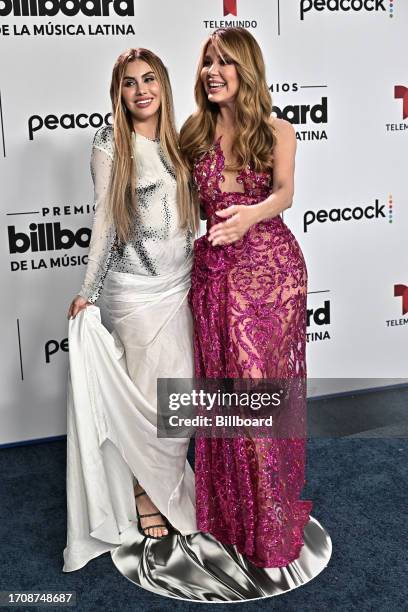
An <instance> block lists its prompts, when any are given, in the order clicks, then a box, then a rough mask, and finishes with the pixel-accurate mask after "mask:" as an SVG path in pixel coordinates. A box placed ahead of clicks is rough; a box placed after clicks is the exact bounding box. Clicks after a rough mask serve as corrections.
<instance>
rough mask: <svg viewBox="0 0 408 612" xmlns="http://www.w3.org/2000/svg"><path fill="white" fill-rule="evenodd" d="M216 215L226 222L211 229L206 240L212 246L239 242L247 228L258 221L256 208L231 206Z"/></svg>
mask: <svg viewBox="0 0 408 612" xmlns="http://www.w3.org/2000/svg"><path fill="white" fill-rule="evenodd" d="M216 214H217V215H218V216H219V217H223V218H226V219H227V220H226V221H224V222H223V223H217V224H216V225H213V226H212V227H211V229H210V231H209V234H208V240H209V241H210V242H211V244H212V245H213V246H216V245H217V244H232V243H233V242H236V241H237V240H240V239H241V238H242V236H244V235H245V234H246V233H247V231H248V230H249V228H250V227H251V226H252V225H254V224H255V223H257V222H258V221H259V218H258V216H259V215H258V210H257V209H256V206H243V205H241V204H233V205H232V206H229V207H228V208H225V209H224V210H219V211H217V212H216Z"/></svg>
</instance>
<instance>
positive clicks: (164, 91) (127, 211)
mask: <svg viewBox="0 0 408 612" xmlns="http://www.w3.org/2000/svg"><path fill="white" fill-rule="evenodd" d="M137 59H140V60H143V61H144V62H146V63H147V64H149V66H150V68H151V69H152V70H153V72H154V74H155V75H156V78H157V80H158V83H159V85H160V91H161V103H160V108H159V116H158V137H159V138H160V147H161V149H162V151H163V154H164V155H165V157H166V158H167V159H168V160H169V161H170V163H171V164H172V165H173V168H174V170H175V173H176V178H177V206H178V213H179V222H180V226H181V227H182V228H190V229H191V230H193V231H194V230H195V229H196V227H197V224H198V220H197V213H196V211H195V210H194V208H193V205H192V203H191V197H190V188H189V183H190V174H189V171H188V169H187V168H186V165H185V163H184V161H183V159H182V156H181V154H180V150H179V147H178V134H177V131H176V128H175V119H174V108H173V94H172V90H171V85H170V79H169V75H168V72H167V68H166V67H165V66H164V64H163V62H162V61H161V59H160V58H159V57H158V56H157V55H155V54H154V53H153V52H152V51H149V50H148V49H143V48H137V49H128V50H127V51H125V52H124V53H122V54H121V55H119V57H118V59H117V60H116V62H115V65H114V67H113V71H112V81H111V86H110V97H111V101H112V116H113V133H114V156H113V169H112V175H111V185H110V187H111V188H110V197H109V212H110V215H111V218H112V219H113V222H114V224H115V228H116V233H117V236H118V239H119V241H122V242H126V241H127V239H128V238H129V235H130V231H131V226H132V221H133V218H134V212H135V207H137V201H136V195H135V187H136V168H135V160H134V159H133V150H132V132H133V124H132V117H131V114H130V113H129V112H128V111H127V109H126V106H125V104H124V103H123V101H122V83H123V78H124V76H125V73H126V68H127V65H128V63H129V62H133V61H134V60H137Z"/></svg>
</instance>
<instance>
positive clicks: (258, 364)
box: [180, 28, 312, 567]
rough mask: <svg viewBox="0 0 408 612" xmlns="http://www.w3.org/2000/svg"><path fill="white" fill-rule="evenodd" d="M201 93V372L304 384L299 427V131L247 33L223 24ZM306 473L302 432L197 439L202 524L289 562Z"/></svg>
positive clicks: (260, 555) (258, 555)
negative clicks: (275, 98) (293, 227)
mask: <svg viewBox="0 0 408 612" xmlns="http://www.w3.org/2000/svg"><path fill="white" fill-rule="evenodd" d="M195 96H196V103H197V110H196V112H195V113H194V114H193V115H192V116H191V117H189V118H188V120H187V121H186V123H185V124H184V126H183V128H182V130H181V140H180V146H181V149H182V151H183V153H184V155H185V158H186V159H187V161H188V162H189V164H190V168H191V170H192V172H193V177H194V184H195V187H196V194H197V197H198V200H199V203H200V206H201V209H202V211H203V213H204V215H205V217H206V219H207V235H205V236H202V237H201V238H200V239H198V240H197V241H196V243H195V247H194V264H193V273H192V287H191V290H190V295H189V299H190V305H191V307H192V312H193V318H194V345H195V346H194V348H195V374H196V376H197V377H199V378H206V379H209V378H223V379H226V378H227V379H235V380H236V379H241V380H242V379H264V380H265V379H281V380H282V379H283V380H293V381H297V389H298V391H299V389H300V390H301V393H300V395H299V392H298V393H297V394H296V393H295V396H296V403H297V405H296V407H293V406H290V405H289V406H288V405H286V406H285V410H286V411H287V410H289V411H290V410H293V414H292V417H289V420H290V418H292V419H293V418H294V419H295V420H296V419H298V420H299V422H300V421H301V420H302V419H303V420H304V414H303V413H302V408H304V406H305V404H306V395H305V384H304V383H305V380H306V363H305V346H306V293H307V271H306V266H305V262H304V258H303V255H302V252H301V249H300V247H299V244H298V243H297V241H296V239H295V237H294V236H293V234H292V233H291V231H290V230H289V229H288V227H287V226H286V225H285V223H284V222H283V220H282V217H281V213H282V212H283V211H284V210H285V209H287V208H289V207H290V206H291V203H292V198H293V192H294V166H295V161H294V160H295V151H296V136H295V132H294V129H293V127H292V125H291V124H290V123H288V122H287V121H284V120H280V119H276V118H273V117H272V101H271V96H270V92H269V89H268V86H267V83H266V78H265V65H264V60H263V57H262V52H261V50H260V48H259V45H258V43H257V42H256V40H255V39H254V37H253V36H252V35H251V34H250V33H249V32H248V31H247V30H245V29H242V28H228V29H219V30H216V31H215V32H214V33H213V34H212V35H211V36H210V38H209V39H208V40H207V41H206V43H205V44H204V47H203V51H202V55H201V58H200V61H199V67H198V73H197V81H196V85H195ZM295 386H296V385H295ZM293 415H294V416H293ZM304 472H305V439H304V437H296V436H295V437H293V436H292V437H291V436H282V437H279V436H275V437H272V436H271V437H266V438H265V437H262V438H261V437H260V438H257V437H254V436H250V435H244V434H242V435H239V436H235V437H221V438H220V437H216V436H213V437H208V436H205V435H201V434H198V435H197V436H196V464H195V476H196V508H197V525H198V528H199V529H200V530H201V531H204V532H209V533H211V534H212V535H213V536H214V537H216V538H217V539H218V540H219V541H220V542H222V543H224V544H235V545H236V546H237V549H238V551H239V552H240V553H242V554H243V555H245V556H246V557H247V559H248V560H249V561H251V562H252V563H254V564H255V565H257V566H259V567H282V566H285V565H287V564H288V563H290V562H291V561H293V560H295V559H296V558H298V556H299V554H300V550H301V547H302V545H303V529H304V527H305V525H306V524H307V522H308V521H309V513H310V510H311V507H312V502H310V501H305V500H300V499H299V498H300V494H301V490H302V488H303V486H304V483H305V480H304Z"/></svg>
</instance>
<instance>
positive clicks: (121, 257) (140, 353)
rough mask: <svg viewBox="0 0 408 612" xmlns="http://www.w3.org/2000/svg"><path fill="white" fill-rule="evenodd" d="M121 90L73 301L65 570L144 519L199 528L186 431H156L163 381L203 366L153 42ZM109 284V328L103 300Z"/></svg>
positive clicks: (165, 90)
mask: <svg viewBox="0 0 408 612" xmlns="http://www.w3.org/2000/svg"><path fill="white" fill-rule="evenodd" d="M110 94H111V100H112V108H113V127H110V126H107V127H103V128H101V129H100V130H98V131H97V133H96V134H95V137H94V142H93V148H92V156H91V171H92V177H93V181H94V186H95V215H94V221H93V229H92V237H91V242H90V248H89V256H88V257H89V259H88V266H87V270H86V275H85V279H84V283H83V285H82V288H81V290H80V292H79V294H78V295H77V296H76V297H75V298H74V300H73V301H72V303H71V305H70V308H69V311H68V317H69V319H70V322H69V328H70V329H69V344H70V380H69V386H68V411H67V412H68V415H67V507H68V529H67V546H66V548H65V550H64V561H65V564H64V568H63V571H73V570H75V569H79V568H80V567H83V565H85V564H86V563H87V562H88V561H89V560H90V559H92V558H93V557H96V556H97V555H99V554H101V553H102V552H105V551H107V550H111V549H113V548H114V547H116V546H118V545H120V544H121V542H122V533H123V532H124V531H125V530H126V529H127V528H128V527H129V526H130V525H131V524H132V521H134V520H135V519H136V518H138V523H139V528H140V529H141V530H142V532H143V533H144V535H146V536H147V537H154V538H160V537H164V536H165V535H166V534H167V533H168V527H169V525H172V526H173V527H174V528H175V529H177V530H178V531H179V532H180V533H181V534H183V535H187V534H190V533H194V532H195V531H197V530H196V522H195V505H194V504H195V502H194V477H193V472H192V470H191V468H190V466H189V464H188V462H187V461H186V453H187V448H188V440H187V439H185V438H179V439H165V438H161V439H160V438H158V437H157V429H156V425H157V423H156V419H157V397H156V396H157V392H156V384H157V378H191V377H192V375H193V356H192V350H193V349H192V322H191V315H190V311H189V307H188V303H187V300H186V297H187V293H188V290H189V286H190V271H191V263H192V242H193V234H194V231H195V230H196V227H197V215H196V213H195V212H194V210H193V206H192V203H191V199H190V193H189V175H188V172H187V171H186V169H185V167H184V165H183V162H182V160H181V157H180V154H179V150H178V137H177V133H176V130H175V125H174V113H173V102H172V93H171V87H170V82H169V77H168V74H167V70H166V68H165V67H164V65H163V63H162V62H161V60H160V59H159V58H158V57H157V56H156V55H155V54H153V53H152V52H151V51H148V50H146V49H129V50H128V51H126V52H125V53H123V54H122V55H120V56H119V58H118V59H117V61H116V63H115V66H114V68H113V73H112V83H111V89H110ZM101 293H102V296H103V298H104V301H105V303H106V306H107V310H108V314H109V317H110V319H111V323H112V326H113V333H112V334H110V333H109V332H108V330H107V329H106V328H105V327H104V326H102V324H101V319H100V313H99V309H98V308H97V307H95V306H93V304H94V302H95V301H96V300H97V298H98V297H99V295H100V294H101ZM78 314H79V316H77V315H78ZM136 509H137V511H136ZM146 515H147V516H146Z"/></svg>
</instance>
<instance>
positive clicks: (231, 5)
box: [224, 0, 238, 17]
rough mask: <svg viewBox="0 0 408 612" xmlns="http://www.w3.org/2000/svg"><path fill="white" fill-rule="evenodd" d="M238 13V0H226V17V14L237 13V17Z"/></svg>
mask: <svg viewBox="0 0 408 612" xmlns="http://www.w3.org/2000/svg"><path fill="white" fill-rule="evenodd" d="M237 14H238V9H237V0H224V17H225V16H226V15H235V17H236V16H237Z"/></svg>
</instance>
